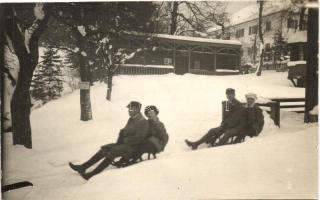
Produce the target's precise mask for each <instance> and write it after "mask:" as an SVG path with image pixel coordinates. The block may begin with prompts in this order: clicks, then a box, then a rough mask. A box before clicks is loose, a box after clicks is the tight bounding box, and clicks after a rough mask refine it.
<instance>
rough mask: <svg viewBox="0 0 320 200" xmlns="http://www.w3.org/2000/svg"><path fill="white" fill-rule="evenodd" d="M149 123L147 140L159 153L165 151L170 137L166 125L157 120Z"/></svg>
mask: <svg viewBox="0 0 320 200" xmlns="http://www.w3.org/2000/svg"><path fill="white" fill-rule="evenodd" d="M148 122H149V129H148V136H147V140H148V141H149V142H151V143H152V144H153V145H154V146H155V147H156V149H157V152H160V151H163V150H164V148H165V146H166V144H167V143H168V140H169V135H168V133H167V131H166V128H165V127H164V124H163V123H162V122H161V121H159V120H157V121H151V120H148Z"/></svg>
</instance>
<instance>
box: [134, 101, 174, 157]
mask: <svg viewBox="0 0 320 200" xmlns="http://www.w3.org/2000/svg"><path fill="white" fill-rule="evenodd" d="M144 114H145V116H146V117H147V118H148V123H149V129H148V134H147V138H146V140H145V141H144V142H142V144H141V145H140V152H139V156H138V157H140V156H141V155H142V154H143V153H152V154H153V155H154V156H155V154H156V153H159V152H161V151H163V150H164V148H165V146H166V144H167V143H168V140H169V135H168V133H167V131H166V128H165V126H164V124H163V123H162V122H161V121H160V120H159V117H158V114H159V109H158V108H157V107H156V106H154V105H150V106H147V107H146V108H145V110H144Z"/></svg>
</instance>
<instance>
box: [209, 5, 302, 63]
mask: <svg viewBox="0 0 320 200" xmlns="http://www.w3.org/2000/svg"><path fill="white" fill-rule="evenodd" d="M299 11H300V10H299V9H298V8H297V7H294V6H293V5H292V4H291V2H290V1H268V2H267V3H266V4H265V6H264V9H263V18H262V28H263V29H262V30H263V36H264V44H265V46H264V48H265V52H266V54H265V58H264V61H265V63H268V62H269V63H273V62H275V61H280V60H281V57H284V56H285V55H276V52H275V51H273V46H274V45H275V39H274V38H275V36H276V35H277V34H278V35H279V34H281V36H282V38H283V40H284V41H285V42H286V43H287V44H288V46H289V52H288V54H290V56H291V59H293V60H305V46H306V38H307V33H306V25H307V23H306V22H307V15H306V14H304V15H303V16H302V18H300V12H299ZM258 16H259V9H258V4H255V5H252V6H249V7H246V8H244V9H241V10H239V11H238V12H236V13H235V14H233V15H232V17H231V22H230V24H228V25H227V28H228V29H229V30H230V38H231V39H235V40H238V41H240V42H241V44H242V53H243V54H242V64H245V63H256V61H257V60H258V56H259V50H258V49H259V36H258ZM300 19H301V21H300ZM208 34H209V36H210V37H211V38H216V37H217V36H218V35H220V34H221V29H217V28H212V29H211V30H209V33H208Z"/></svg>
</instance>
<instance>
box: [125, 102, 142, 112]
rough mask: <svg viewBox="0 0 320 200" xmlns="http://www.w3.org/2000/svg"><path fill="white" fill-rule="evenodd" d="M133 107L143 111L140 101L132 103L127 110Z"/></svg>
mask: <svg viewBox="0 0 320 200" xmlns="http://www.w3.org/2000/svg"><path fill="white" fill-rule="evenodd" d="M131 107H136V108H138V109H139V110H140V109H141V103H139V102H138V101H131V102H130V103H129V104H128V105H127V108H131Z"/></svg>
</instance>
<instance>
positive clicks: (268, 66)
mask: <svg viewBox="0 0 320 200" xmlns="http://www.w3.org/2000/svg"><path fill="white" fill-rule="evenodd" d="M262 69H263V70H276V71H277V72H282V71H286V70H287V63H264V64H263V66H262Z"/></svg>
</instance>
